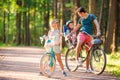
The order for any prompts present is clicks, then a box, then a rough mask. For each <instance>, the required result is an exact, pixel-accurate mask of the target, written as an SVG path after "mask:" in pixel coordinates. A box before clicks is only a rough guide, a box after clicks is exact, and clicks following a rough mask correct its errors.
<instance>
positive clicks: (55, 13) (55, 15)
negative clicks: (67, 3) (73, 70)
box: [53, 0, 58, 19]
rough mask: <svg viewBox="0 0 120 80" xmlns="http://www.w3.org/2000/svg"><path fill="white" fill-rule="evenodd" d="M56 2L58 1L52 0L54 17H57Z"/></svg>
mask: <svg viewBox="0 0 120 80" xmlns="http://www.w3.org/2000/svg"><path fill="white" fill-rule="evenodd" d="M57 2H58V0H54V7H53V8H54V14H53V16H54V18H55V19H57Z"/></svg>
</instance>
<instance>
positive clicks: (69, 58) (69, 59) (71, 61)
mask: <svg viewBox="0 0 120 80" xmlns="http://www.w3.org/2000/svg"><path fill="white" fill-rule="evenodd" d="M65 64H66V67H67V69H68V70H69V71H76V70H77V68H78V66H77V61H76V54H75V49H68V50H67V52H66V55H65Z"/></svg>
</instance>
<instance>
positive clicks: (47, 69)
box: [40, 53, 56, 77]
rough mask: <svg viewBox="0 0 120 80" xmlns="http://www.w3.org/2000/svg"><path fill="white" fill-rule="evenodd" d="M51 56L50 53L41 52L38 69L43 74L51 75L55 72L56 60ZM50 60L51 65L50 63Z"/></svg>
mask: <svg viewBox="0 0 120 80" xmlns="http://www.w3.org/2000/svg"><path fill="white" fill-rule="evenodd" d="M51 58H52V57H51V54H47V53H45V54H43V55H42V57H41V60H40V71H41V72H42V74H43V75H44V76H47V77H51V76H52V75H53V73H54V72H55V68H56V61H55V59H54V58H52V59H51ZM51 60H52V65H51Z"/></svg>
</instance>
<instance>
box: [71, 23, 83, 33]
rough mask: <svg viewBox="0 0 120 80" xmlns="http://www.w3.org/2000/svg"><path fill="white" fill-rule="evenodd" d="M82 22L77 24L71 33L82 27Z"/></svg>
mask: <svg viewBox="0 0 120 80" xmlns="http://www.w3.org/2000/svg"><path fill="white" fill-rule="evenodd" d="M80 26H81V24H77V26H76V27H75V28H74V29H73V30H72V31H71V32H70V35H71V34H73V33H74V32H76V31H77V30H78V29H79V28H80Z"/></svg>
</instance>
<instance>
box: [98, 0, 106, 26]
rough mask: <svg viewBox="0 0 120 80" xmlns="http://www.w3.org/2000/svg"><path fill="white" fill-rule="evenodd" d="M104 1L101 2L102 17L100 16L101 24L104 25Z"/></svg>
mask: <svg viewBox="0 0 120 80" xmlns="http://www.w3.org/2000/svg"><path fill="white" fill-rule="evenodd" d="M104 3H105V0H102V4H101V11H100V18H99V25H100V26H102V21H103V19H104V17H103V16H104Z"/></svg>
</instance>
